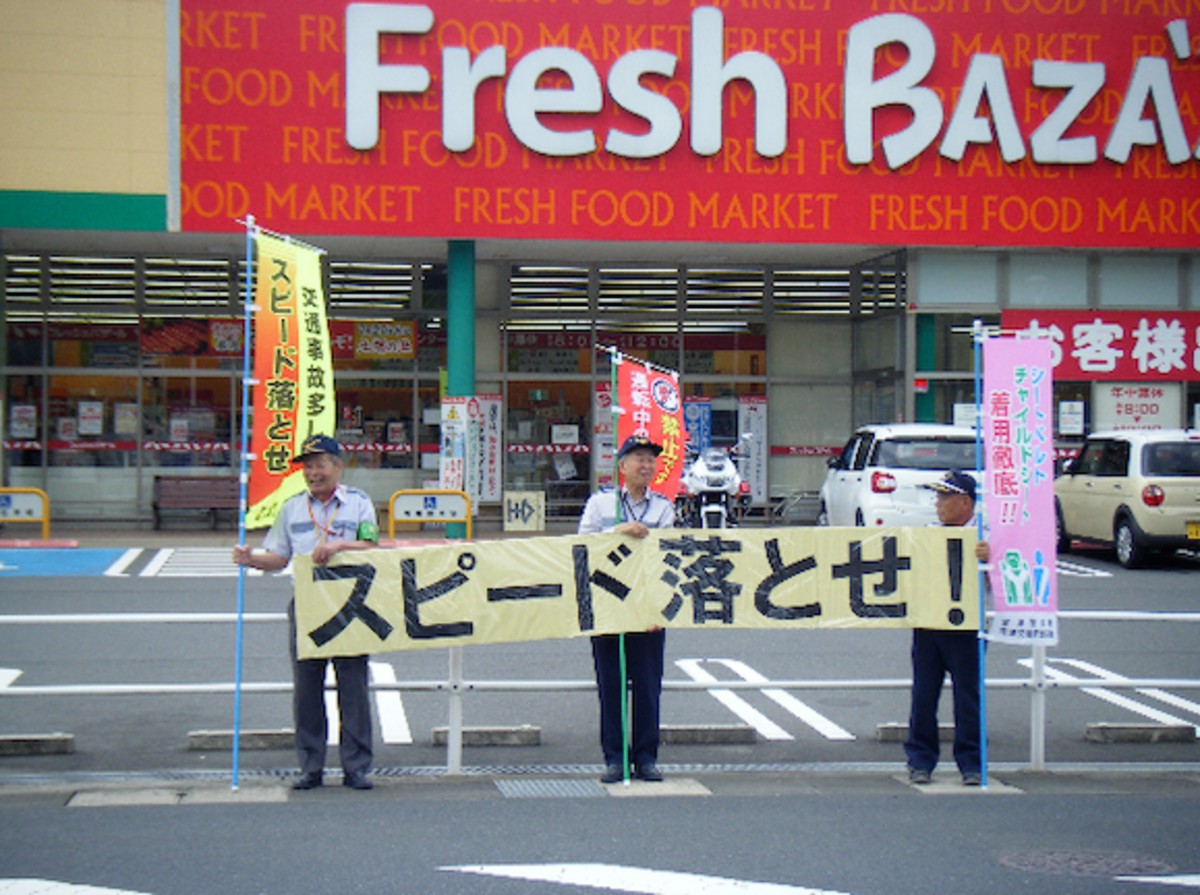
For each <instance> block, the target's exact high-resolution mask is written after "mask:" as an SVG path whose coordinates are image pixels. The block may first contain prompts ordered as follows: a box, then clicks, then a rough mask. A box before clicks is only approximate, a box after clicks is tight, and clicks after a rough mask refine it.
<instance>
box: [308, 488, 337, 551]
mask: <svg viewBox="0 0 1200 895" xmlns="http://www.w3.org/2000/svg"><path fill="white" fill-rule="evenodd" d="M329 503H330V504H333V505H334V506H333V510H332V511H330V512H328V513H327V515H326V516H325V522H324V523H321V522H318V521H317V517H316V514H315V513H313V502H312V498H311V497H310V498H309V499H308V518H309V519H311V520H312V524H313V528H314V529H316V532H317V543H318V544H324V543H325V539H326V538H328V537H329V536H330V535H332V534H333V520H334V519H336V518H337V514H338V510H339V509H341V507H340V505H338V504H337V498H336V497H331V498H329ZM322 506H324V507H328V506H329V504H323V505H322Z"/></svg>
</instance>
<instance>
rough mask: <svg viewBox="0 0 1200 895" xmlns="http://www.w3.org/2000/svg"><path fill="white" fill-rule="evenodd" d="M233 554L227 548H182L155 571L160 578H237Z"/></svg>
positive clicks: (256, 571) (251, 572)
mask: <svg viewBox="0 0 1200 895" xmlns="http://www.w3.org/2000/svg"><path fill="white" fill-rule="evenodd" d="M231 554H232V552H231V551H230V550H229V548H227V547H181V548H179V549H177V550H175V551H174V552H173V553H172V554H171V556H170V557H168V559H167V561H166V562H165V563H164V564H163V565H162V566H160V567H159V568H157V569H155V574H156V575H157V576H158V577H160V578H236V577H237V575H238V567H237V565H235V564H234V562H233V557H232V555H231ZM148 571H149V569H147V572H148ZM147 572H143V573H142V574H143V575H145V574H147ZM246 573H247V574H249V575H262V574H263V573H262V571H261V570H259V569H247V570H246Z"/></svg>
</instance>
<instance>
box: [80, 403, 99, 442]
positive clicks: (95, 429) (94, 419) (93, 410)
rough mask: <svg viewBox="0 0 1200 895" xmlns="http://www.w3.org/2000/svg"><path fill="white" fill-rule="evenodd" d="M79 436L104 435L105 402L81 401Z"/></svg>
mask: <svg viewBox="0 0 1200 895" xmlns="http://www.w3.org/2000/svg"><path fill="white" fill-rule="evenodd" d="M79 434H80V435H103V434H104V402H103V401H80V402H79Z"/></svg>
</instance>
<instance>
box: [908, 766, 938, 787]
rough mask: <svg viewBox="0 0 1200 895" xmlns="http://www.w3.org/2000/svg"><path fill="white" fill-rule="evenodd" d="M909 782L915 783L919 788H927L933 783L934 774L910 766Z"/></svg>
mask: <svg viewBox="0 0 1200 895" xmlns="http://www.w3.org/2000/svg"><path fill="white" fill-rule="evenodd" d="M908 782H909V783H915V784H916V785H917V786H925V785H927V784H929V783H932V782H933V774H931V773H930V772H929V771H927V770H925V768H914V767H912V766H911V765H910V766H909V768H908Z"/></svg>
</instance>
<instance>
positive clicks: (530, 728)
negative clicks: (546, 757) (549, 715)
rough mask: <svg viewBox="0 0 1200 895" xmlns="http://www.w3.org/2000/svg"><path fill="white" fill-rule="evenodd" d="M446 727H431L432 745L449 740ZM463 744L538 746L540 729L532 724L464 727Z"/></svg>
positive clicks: (540, 742)
mask: <svg viewBox="0 0 1200 895" xmlns="http://www.w3.org/2000/svg"><path fill="white" fill-rule="evenodd" d="M449 736H450V729H449V728H448V727H435V728H433V745H435V746H444V745H446V743H447V741H448V740H449ZM462 741H463V745H464V746H540V745H541V744H542V729H541V728H540V727H537V726H535V725H532V724H521V725H519V726H517V727H464V728H463V731H462Z"/></svg>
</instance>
